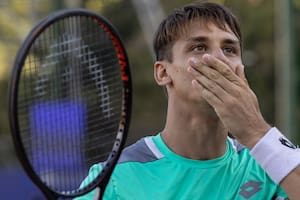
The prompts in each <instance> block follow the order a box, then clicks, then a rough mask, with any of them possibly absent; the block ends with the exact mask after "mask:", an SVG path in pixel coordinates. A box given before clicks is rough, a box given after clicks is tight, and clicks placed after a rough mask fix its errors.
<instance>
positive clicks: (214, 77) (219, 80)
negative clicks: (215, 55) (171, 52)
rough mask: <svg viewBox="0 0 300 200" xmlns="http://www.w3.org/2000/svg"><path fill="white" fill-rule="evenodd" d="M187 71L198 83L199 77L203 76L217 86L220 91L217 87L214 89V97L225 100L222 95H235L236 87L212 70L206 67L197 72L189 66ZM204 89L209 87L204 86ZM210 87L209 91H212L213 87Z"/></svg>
mask: <svg viewBox="0 0 300 200" xmlns="http://www.w3.org/2000/svg"><path fill="white" fill-rule="evenodd" d="M188 71H189V72H191V73H192V74H193V75H194V77H195V78H196V79H197V80H199V81H200V77H201V76H205V77H206V78H207V79H209V80H211V81H212V82H215V83H216V84H218V86H219V87H220V89H219V88H218V87H215V89H216V91H214V93H216V95H217V96H218V97H219V98H220V99H224V98H225V97H224V96H223V95H228V94H235V93H236V90H237V88H236V85H235V84H233V83H232V82H230V81H229V80H228V79H226V78H225V77H224V76H222V75H221V74H220V73H219V72H218V71H216V70H215V69H213V68H210V67H207V66H202V67H200V68H198V70H197V69H195V68H193V67H192V66H191V67H189V68H188ZM204 81H205V80H204ZM203 84H205V83H203ZM207 84H209V83H207ZM210 84H212V83H210ZM205 87H209V85H205ZM210 87H211V88H210V89H214V85H211V86H210ZM208 89H209V88H208ZM221 89H222V90H225V91H226V93H224V92H223V91H220V90H221Z"/></svg>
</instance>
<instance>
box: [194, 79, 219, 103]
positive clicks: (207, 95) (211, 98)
mask: <svg viewBox="0 0 300 200" xmlns="http://www.w3.org/2000/svg"><path fill="white" fill-rule="evenodd" d="M192 85H193V87H194V88H198V89H200V90H201V96H202V97H203V98H204V99H205V100H206V101H207V103H208V104H209V105H211V106H212V107H213V108H215V107H218V106H220V105H221V104H223V102H222V101H221V100H220V99H219V98H218V97H217V96H216V95H215V94H214V93H212V92H211V91H209V90H208V89H206V88H204V87H203V86H202V85H201V84H200V83H199V82H198V81H197V80H193V81H192Z"/></svg>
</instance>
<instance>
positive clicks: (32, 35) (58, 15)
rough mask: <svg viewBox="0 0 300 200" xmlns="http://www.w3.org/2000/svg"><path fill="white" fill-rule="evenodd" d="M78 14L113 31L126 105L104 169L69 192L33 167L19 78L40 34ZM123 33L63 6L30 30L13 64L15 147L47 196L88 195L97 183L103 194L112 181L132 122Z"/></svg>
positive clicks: (90, 14)
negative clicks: (24, 139)
mask: <svg viewBox="0 0 300 200" xmlns="http://www.w3.org/2000/svg"><path fill="white" fill-rule="evenodd" d="M72 16H73V17H74V16H88V17H91V18H94V19H95V20H96V21H98V23H99V26H101V27H102V29H104V30H105V32H106V33H108V34H109V37H110V39H111V41H112V42H113V43H114V46H115V50H116V51H117V54H118V58H119V64H120V66H121V79H122V82H123V91H122V93H123V94H122V95H123V101H122V103H123V105H122V106H121V107H122V111H121V120H120V123H119V128H118V133H117V136H116V139H115V143H114V145H113V148H112V151H111V153H110V154H109V157H108V159H107V161H106V162H105V164H103V169H102V171H101V173H99V175H98V176H97V177H96V178H95V179H94V180H93V181H92V182H91V183H90V184H88V187H85V188H84V189H79V190H77V191H78V192H76V193H72V192H66V193H58V192H57V191H54V190H52V189H51V188H49V187H48V186H47V185H46V184H44V183H43V182H42V180H41V179H40V177H39V176H38V175H37V174H36V173H35V171H34V170H33V167H32V165H31V163H30V161H29V159H28V156H27V155H26V153H25V152H26V150H25V147H24V145H23V143H22V139H21V136H20V127H19V124H18V117H17V116H18V107H17V102H18V90H19V88H18V86H19V79H20V75H21V71H22V67H23V66H24V63H25V60H26V56H27V53H28V52H29V50H30V48H31V47H32V44H33V43H34V41H35V40H36V38H37V37H38V36H39V35H40V34H41V33H42V32H43V31H44V30H45V29H46V28H47V27H49V26H51V25H52V24H53V23H55V22H56V21H57V20H60V19H64V18H67V17H72ZM119 35H120V34H119V33H118V31H117V30H116V29H115V28H114V26H113V25H112V24H111V23H110V22H109V21H108V20H107V19H106V18H105V17H103V16H101V15H99V14H97V13H94V12H91V11H90V10H87V9H82V8H72V9H62V10H59V11H56V12H54V13H52V14H51V15H49V16H47V17H46V18H44V19H43V20H42V21H40V22H39V23H38V24H37V25H36V26H35V27H34V28H33V29H32V30H31V31H30V32H29V34H28V36H27V37H26V38H25V40H24V42H23V43H22V45H21V48H20V49H19V51H18V53H17V55H16V59H15V62H14V65H13V69H12V73H11V78H10V81H9V92H8V115H9V116H8V117H9V123H10V129H11V135H12V139H13V144H14V147H15V151H16V154H17V157H18V159H19V160H20V162H21V164H22V166H23V168H24V170H25V171H26V173H27V175H28V176H29V177H30V178H31V180H32V181H33V182H34V183H35V184H36V185H37V186H38V187H39V188H40V190H41V191H42V192H43V193H44V194H45V195H46V196H47V197H51V199H57V198H59V197H63V198H68V197H71V198H72V197H77V196H81V195H84V194H86V193H88V192H90V191H91V190H93V189H95V188H96V187H97V188H99V189H100V197H102V195H103V193H104V190H105V186H106V184H107V183H108V181H109V178H110V175H111V173H112V172H113V169H114V166H115V165H116V163H117V161H118V158H119V157H120V154H121V151H122V149H123V147H124V145H125V142H126V138H127V133H128V129H129V124H130V117H131V107H132V84H131V75H130V69H129V61H128V56H127V53H126V51H125V47H124V45H123V43H122V40H121V38H120V36H119Z"/></svg>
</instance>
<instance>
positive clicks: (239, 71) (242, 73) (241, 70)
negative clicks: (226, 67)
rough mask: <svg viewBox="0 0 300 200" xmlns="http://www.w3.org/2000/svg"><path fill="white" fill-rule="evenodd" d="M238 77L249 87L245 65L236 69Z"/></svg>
mask: <svg viewBox="0 0 300 200" xmlns="http://www.w3.org/2000/svg"><path fill="white" fill-rule="evenodd" d="M236 75H237V76H238V77H240V78H241V79H242V80H244V81H245V83H246V84H247V85H249V83H248V80H247V78H246V75H245V66H244V65H242V64H241V65H238V66H237V67H236Z"/></svg>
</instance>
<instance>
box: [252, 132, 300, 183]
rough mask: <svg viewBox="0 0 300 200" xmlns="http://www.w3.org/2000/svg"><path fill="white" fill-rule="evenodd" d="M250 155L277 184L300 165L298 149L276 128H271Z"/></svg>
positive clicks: (299, 151) (299, 150)
mask: <svg viewBox="0 0 300 200" xmlns="http://www.w3.org/2000/svg"><path fill="white" fill-rule="evenodd" d="M250 154H251V155H252V156H253V157H254V159H255V160H256V161H257V162H258V163H259V164H260V165H261V166H262V168H263V169H264V170H265V171H266V172H267V174H268V175H269V176H270V177H271V178H272V179H273V181H274V182H275V183H277V184H279V183H280V181H282V179H283V178H284V177H286V176H287V175H288V174H289V173H290V172H291V171H292V170H293V169H295V168H296V167H297V166H298V165H299V164H300V149H299V148H297V147H296V146H295V145H293V144H292V143H291V142H290V141H289V140H288V139H287V138H286V137H285V136H284V135H283V134H282V133H281V132H280V131H279V130H278V129H277V128H275V127H273V128H271V129H270V130H269V131H268V132H267V133H266V135H265V136H264V137H263V138H261V139H260V140H259V141H258V142H257V143H256V145H255V146H254V147H253V148H252V149H251V151H250Z"/></svg>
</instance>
